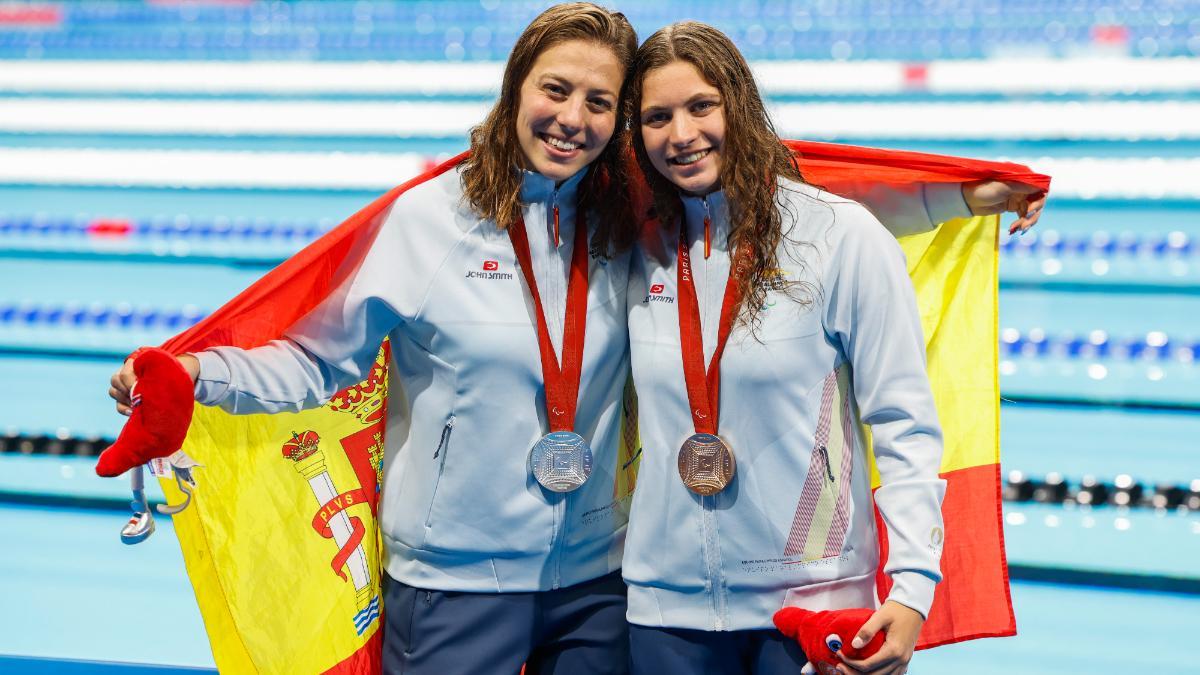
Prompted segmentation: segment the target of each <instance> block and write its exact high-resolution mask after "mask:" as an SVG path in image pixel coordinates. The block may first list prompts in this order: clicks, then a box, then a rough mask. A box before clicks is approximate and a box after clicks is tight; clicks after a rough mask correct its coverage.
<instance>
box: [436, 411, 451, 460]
mask: <svg viewBox="0 0 1200 675" xmlns="http://www.w3.org/2000/svg"><path fill="white" fill-rule="evenodd" d="M453 430H454V415H451V416H450V419H448V420H446V426H444V427H442V438H441V439H440V440H438V446H437V450H434V451H433V458H434V459H437V458H438V455H440V454H441V452H442V448H443V447H444V446H445V445H446V440H447V439H448V438H450V432H451V431H453Z"/></svg>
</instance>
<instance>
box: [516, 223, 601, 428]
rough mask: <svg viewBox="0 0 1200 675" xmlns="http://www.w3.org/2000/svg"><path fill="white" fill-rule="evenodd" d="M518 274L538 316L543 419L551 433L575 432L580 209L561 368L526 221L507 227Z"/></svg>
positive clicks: (582, 286) (584, 275) (581, 285)
mask: <svg viewBox="0 0 1200 675" xmlns="http://www.w3.org/2000/svg"><path fill="white" fill-rule="evenodd" d="M508 237H509V239H511V240H512V245H513V250H514V251H516V254H517V261H518V262H519V263H520V264H521V274H522V275H523V276H524V277H525V284H526V285H527V286H528V287H529V294H530V295H532V296H533V306H534V310H535V311H536V314H537V327H538V349H539V350H540V351H541V354H542V380H543V381H544V382H545V386H546V418H547V419H548V420H549V422H550V431H574V430H575V408H576V405H577V404H578V402H579V380H580V378H581V377H582V373H583V337H584V332H585V331H584V328H585V325H586V323H585V322H586V320H587V295H588V254H587V221H586V219H585V218H584V216H583V211H582V210H581V209H576V216H575V243H574V245H573V247H572V249H571V275H570V278H569V280H568V281H567V312H566V319H565V325H564V326H563V342H562V365H561V367H560V366H559V360H558V358H557V357H556V356H555V354H554V343H553V342H551V340H550V329H549V328H548V327H547V325H546V312H545V310H544V309H542V296H541V294H540V293H538V287H537V280H536V279H534V276H533V258H532V256H530V254H529V237H528V235H527V234H526V232H525V219H524V218H517V222H515V223H513V224H512V225H510V226H509V227H508Z"/></svg>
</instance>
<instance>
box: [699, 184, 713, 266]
mask: <svg viewBox="0 0 1200 675" xmlns="http://www.w3.org/2000/svg"><path fill="white" fill-rule="evenodd" d="M700 201H701V202H703V204H704V259H705V260H708V256H709V255H711V254H712V219H711V218H710V217H709V213H708V197H707V196H704V197H701V198H700Z"/></svg>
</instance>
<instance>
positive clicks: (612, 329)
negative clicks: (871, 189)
mask: <svg viewBox="0 0 1200 675" xmlns="http://www.w3.org/2000/svg"><path fill="white" fill-rule="evenodd" d="M581 178H582V174H580V175H576V176H574V177H572V178H571V179H569V180H567V181H566V182H564V183H563V184H562V185H561V186H559V187H558V188H557V190H556V189H555V186H554V185H553V183H552V182H551V181H550V180H548V179H546V178H544V177H542V176H540V175H538V174H535V173H528V172H526V173H525V174H524V185H523V188H522V191H521V199H522V202H523V204H524V205H523V211H524V217H525V223H526V230H527V232H528V235H529V242H530V252H531V257H532V261H533V265H534V268H535V269H534V276H535V278H536V279H537V282H538V287H539V289H540V292H541V294H542V302H543V303H544V306H545V307H546V312H547V315H548V316H547V321H548V324H549V328H550V333H551V337H552V340H553V342H554V345H555V350H556V353H561V344H562V333H563V315H564V312H565V305H566V285H567V271H568V269H569V267H570V257H571V246H572V242H573V241H574V237H575V236H576V233H575V189H576V186H577V185H578V183H579V181H580V179H581ZM870 199H871V200H872V203H873V204H875V205H876V207H877V208H879V209H880V210H881V213H885V214H887V216H886V218H887V219H888V220H889V222H894V223H896V224H897V226H898V227H900V228H901V229H906V230H907V229H921V228H928V227H929V226H930V225H929V223H930V221H931V220H933V221H934V222H939V221H940V220H943V219H945V218H946V217H947V216H945V215H944V214H947V213H952V212H953V213H957V212H961V211H962V210H963V209H964V208H965V206H964V205H963V204H962V199H961V197H960V196H959V195H958V187H957V186H953V189H952V190H951V189H949V188H948V187H946V186H929V187H928V189H924V190H920V191H919V192H918V193H900V192H895V191H891V190H877V191H876V192H875V193H873V196H871V197H870ZM556 200H557V204H558V206H559V222H560V231H561V245H560V246H559V247H558V248H557V250H555V249H554V247H553V243H552V242H553V240H552V234H551V230H550V226H549V222H550V219H549V217H548V216H549V212H550V209H551V208H552V205H553V203H554V202H555V201H556ZM931 214H933V215H932V217H931ZM590 265H591V266H590V269H589V274H590V285H589V289H588V307H587V331H586V336H585V344H584V355H583V375H582V381H581V384H580V399H579V406H578V412H577V416H576V424H575V431H576V432H578V433H579V434H581V435H582V436H583V437H584V438H585V439H587V440H588V441H589V442H590V443H591V446H592V449H593V452H594V455H595V459H594V469H593V472H592V475H591V478H590V479H589V480H588V482H587V483H586V484H585V485H584V486H583V487H582V488H580V489H579V490H577V491H575V492H572V493H568V494H563V495H559V494H551V493H549V492H547V491H545V490H543V489H542V488H541V487H540V486H539V485H538V484H537V483H536V482H535V481H534V480H533V479H532V478H531V477H530V475H529V472H528V468H527V464H526V462H527V458H528V454H529V450H530V448H531V447H532V446H533V443H534V442H535V441H536V440H537V439H538V438H540V437H541V436H542V435H543V434H545V433H546V432H547V431H548V428H547V426H546V420H545V397H544V391H543V383H542V374H541V362H540V358H539V352H538V345H537V337H536V334H537V328H536V320H535V318H534V315H533V311H534V310H533V304H532V300H531V299H530V296H529V292H528V290H527V289H526V288H525V283H524V280H523V278H522V275H521V273H520V270H519V269H517V268H516V255H515V254H514V252H513V248H512V245H511V243H510V241H509V238H508V235H507V233H505V232H503V231H501V230H499V229H497V228H496V225H495V223H494V222H492V221H487V220H484V219H482V218H480V217H479V216H477V215H476V214H474V213H473V212H472V211H471V209H470V207H469V205H466V204H465V203H463V200H462V187H461V184H460V179H459V175H458V173H457V171H453V170H451V171H448V172H446V173H444V174H442V175H441V176H438V177H436V178H433V179H431V180H428V181H427V182H425V183H422V184H420V185H417V186H415V187H413V188H412V189H410V190H408V191H407V192H405V193H404V194H402V195H401V196H400V197H399V198H398V199H397V200H396V202H395V204H394V205H393V206H392V208H391V211H390V213H389V215H388V218H387V221H386V223H385V224H384V225H383V227H382V228H381V231H380V234H379V235H378V237H377V239H376V241H375V242H374V243H373V244H372V246H371V250H370V251H369V252H368V253H367V255H366V259H365V261H364V263H363V264H362V267H361V268H360V269H359V270H358V272H357V273H356V274H355V275H354V276H353V277H351V278H350V279H349V280H348V281H347V282H346V283H345V284H343V286H342V287H341V288H339V289H338V290H337V291H336V292H335V293H333V294H332V295H331V296H330V297H329V298H328V299H326V301H325V302H324V303H322V304H321V305H320V306H319V307H318V308H317V309H315V310H314V311H313V312H312V313H311V314H309V315H308V316H307V317H305V318H304V319H303V320H301V321H300V322H298V323H297V325H296V326H294V327H293V328H291V329H290V330H288V331H287V333H286V335H285V338H286V339H284V340H278V341H275V342H272V343H270V344H268V345H266V346H263V347H259V348H256V349H252V350H241V349H237V348H228V347H225V348H216V349H211V350H207V351H204V352H201V353H199V354H197V356H198V358H199V359H200V378H199V380H198V382H197V384H196V394H197V400H198V401H200V402H201V403H204V404H208V405H219V406H221V407H222V408H223V409H225V410H227V411H230V412H234V413H258V412H277V411H294V410H299V409H303V408H311V407H315V406H318V405H321V404H322V403H323V402H325V401H327V400H328V399H329V398H330V397H331V396H332V395H333V394H334V393H336V392H337V391H338V390H339V389H341V388H343V387H346V386H348V385H350V384H353V383H355V382H358V381H360V380H362V379H363V378H364V377H365V376H366V374H367V372H368V369H369V368H370V365H371V363H372V362H373V360H374V358H375V355H376V353H377V351H378V346H379V343H380V341H381V340H382V339H383V338H384V337H385V336H389V337H390V338H391V342H392V362H391V364H390V372H391V378H392V379H391V385H390V387H391V389H390V394H389V402H388V421H387V438H386V451H385V456H384V477H383V487H382V492H383V497H382V506H381V509H380V521H381V527H382V531H383V540H384V543H385V546H386V549H387V550H386V561H385V565H386V568H387V571H388V573H389V574H390V575H391V576H392V577H393V578H395V579H398V580H400V581H402V582H404V583H407V584H410V585H413V586H417V587H420V588H429V589H437V590H454V591H474V592H506V591H538V590H549V589H553V588H558V587H562V586H568V585H572V584H577V583H581V582H584V581H588V580H591V579H594V578H597V577H600V576H603V575H604V574H607V573H609V572H611V571H613V570H615V569H617V568H618V567H619V566H620V564H621V555H622V546H623V542H624V538H625V523H626V514H627V512H628V508H627V503H628V496H627V495H615V494H614V490H615V489H614V483H615V476H616V471H617V470H618V469H619V467H618V466H617V462H618V447H619V435H620V428H619V427H620V410H621V401H622V390H623V387H624V384H625V380H626V377H627V373H628V368H629V356H628V340H627V334H626V330H625V322H626V316H627V311H626V306H625V299H626V294H627V289H628V272H629V254H628V253H625V254H621V255H617V256H615V257H613V258H611V259H607V260H606V259H603V258H596V257H592V258H591V259H590Z"/></svg>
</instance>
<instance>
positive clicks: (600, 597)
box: [383, 572, 629, 675]
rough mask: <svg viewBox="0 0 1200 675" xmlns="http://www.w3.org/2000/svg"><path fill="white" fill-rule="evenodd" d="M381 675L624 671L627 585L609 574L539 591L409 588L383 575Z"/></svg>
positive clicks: (617, 574) (603, 674)
mask: <svg viewBox="0 0 1200 675" xmlns="http://www.w3.org/2000/svg"><path fill="white" fill-rule="evenodd" d="M383 582H384V590H383V592H384V627H383V630H384V634H383V672H384V673H386V674H387V675H474V674H475V673H479V674H480V675H484V674H486V675H493V674H497V673H499V674H505V673H511V674H513V675H515V674H516V673H518V672H520V670H521V665H522V664H525V666H526V669H525V672H526V674H527V675H554V674H559V675H566V674H567V673H589V674H590V673H597V674H599V675H606V674H611V675H618V674H624V673H628V672H629V624H628V623H627V622H626V621H625V584H624V582H622V581H621V573H620V572H614V573H612V574H609V575H607V576H603V577H600V578H599V579H596V580H594V581H589V582H586V583H582V584H579V585H576V586H571V587H569V588H560V589H558V590H554V591H541V592H537V593H460V592H453V591H431V590H423V589H419V588H414V587H412V586H409V585H407V584H403V583H400V582H399V581H396V580H395V579H392V578H390V577H388V576H387V575H384V579H383Z"/></svg>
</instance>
